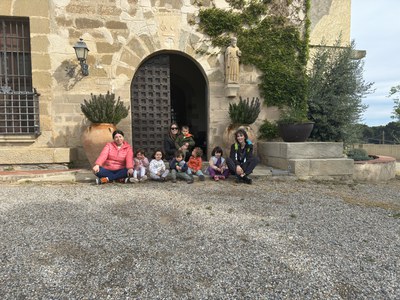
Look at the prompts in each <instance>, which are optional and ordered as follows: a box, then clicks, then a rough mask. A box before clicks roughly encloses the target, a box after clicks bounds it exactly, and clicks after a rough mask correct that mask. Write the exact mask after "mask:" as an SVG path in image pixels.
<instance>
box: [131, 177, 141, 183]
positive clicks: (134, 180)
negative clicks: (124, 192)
mask: <svg viewBox="0 0 400 300" xmlns="http://www.w3.org/2000/svg"><path fill="white" fill-rule="evenodd" d="M129 182H132V183H137V182H139V180H138V179H137V178H136V177H129Z"/></svg>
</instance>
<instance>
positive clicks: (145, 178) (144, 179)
mask: <svg viewBox="0 0 400 300" xmlns="http://www.w3.org/2000/svg"><path fill="white" fill-rule="evenodd" d="M146 180H147V176H146V175H143V176H142V177H141V178H140V179H139V181H140V182H143V181H146Z"/></svg>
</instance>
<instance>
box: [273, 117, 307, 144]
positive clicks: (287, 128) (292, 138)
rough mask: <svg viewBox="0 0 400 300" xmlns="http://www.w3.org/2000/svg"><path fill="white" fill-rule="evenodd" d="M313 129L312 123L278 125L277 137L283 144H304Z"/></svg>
mask: <svg viewBox="0 0 400 300" xmlns="http://www.w3.org/2000/svg"><path fill="white" fill-rule="evenodd" d="M313 128H314V122H307V123H301V124H279V125H278V131H279V135H280V136H281V138H282V139H283V141H284V142H288V143H290V142H305V141H306V140H307V139H308V138H309V136H310V134H311V131H312V130H313Z"/></svg>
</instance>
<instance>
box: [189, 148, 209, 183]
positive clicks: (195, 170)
mask: <svg viewBox="0 0 400 300" xmlns="http://www.w3.org/2000/svg"><path fill="white" fill-rule="evenodd" d="M202 156H203V150H201V148H200V147H195V148H194V149H193V151H192V156H190V158H189V161H188V167H189V169H188V174H196V175H197V176H199V179H200V181H204V179H205V177H204V174H203V172H202V171H201V167H202V165H203V161H202V159H201V157H202Z"/></svg>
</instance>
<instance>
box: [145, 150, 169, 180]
mask: <svg viewBox="0 0 400 300" xmlns="http://www.w3.org/2000/svg"><path fill="white" fill-rule="evenodd" d="M152 158H153V159H152V160H151V162H150V165H149V172H150V173H149V174H150V178H151V179H153V180H156V181H161V182H163V181H165V180H166V177H167V176H168V174H169V170H168V169H167V168H166V167H165V163H164V161H163V158H164V153H163V152H162V151H161V150H159V149H157V150H156V151H154V153H153V156H152Z"/></svg>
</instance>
